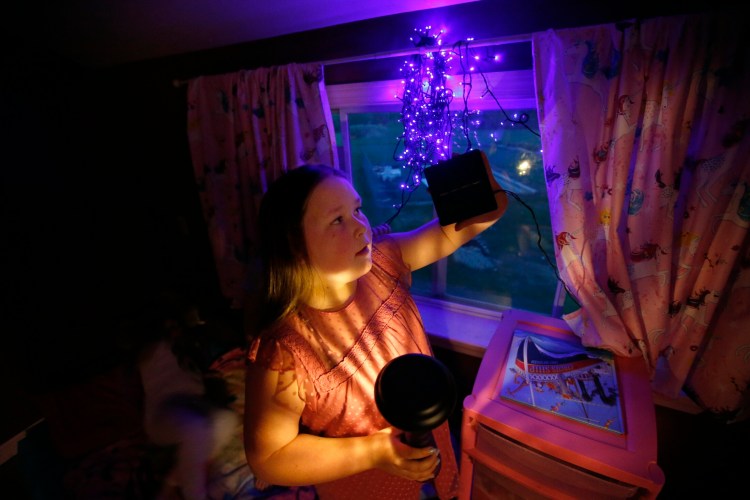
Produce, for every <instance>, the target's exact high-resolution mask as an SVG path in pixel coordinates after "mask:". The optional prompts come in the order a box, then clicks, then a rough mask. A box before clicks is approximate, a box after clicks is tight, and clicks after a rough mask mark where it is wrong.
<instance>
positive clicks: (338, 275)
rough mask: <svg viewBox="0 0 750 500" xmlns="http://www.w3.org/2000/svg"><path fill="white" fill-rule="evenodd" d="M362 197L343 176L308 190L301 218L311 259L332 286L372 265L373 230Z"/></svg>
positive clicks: (356, 276)
mask: <svg viewBox="0 0 750 500" xmlns="http://www.w3.org/2000/svg"><path fill="white" fill-rule="evenodd" d="M361 205H362V200H361V199H360V197H359V195H358V194H357V192H356V191H355V190H354V187H353V186H352V185H351V184H350V183H349V181H347V180H346V179H342V178H340V177H334V176H331V177H328V178H326V179H324V180H323V181H322V182H321V183H320V184H318V185H317V186H316V187H315V188H314V189H313V191H312V193H310V197H309V199H308V200H307V208H306V210H305V215H304V216H303V219H302V228H303V230H304V233H305V244H306V245H307V254H308V256H309V258H310V263H311V264H312V266H313V267H314V268H315V270H316V271H317V272H318V274H319V275H320V276H321V278H323V280H324V281H325V282H326V283H327V284H329V285H332V286H336V285H343V284H347V283H350V282H352V281H355V280H356V279H358V278H359V277H361V276H363V275H364V274H366V273H367V272H368V271H369V270H370V268H371V267H372V253H371V251H372V230H371V229H370V223H369V221H368V220H367V217H366V216H365V214H364V213H363V212H362V207H361Z"/></svg>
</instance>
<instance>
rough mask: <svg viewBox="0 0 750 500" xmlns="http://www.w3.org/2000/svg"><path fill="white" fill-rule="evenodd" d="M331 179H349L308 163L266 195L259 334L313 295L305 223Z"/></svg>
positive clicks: (262, 214)
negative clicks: (313, 197)
mask: <svg viewBox="0 0 750 500" xmlns="http://www.w3.org/2000/svg"><path fill="white" fill-rule="evenodd" d="M331 176H338V177H341V178H346V176H345V175H344V174H343V172H341V171H340V170H336V169H334V168H332V167H329V166H326V165H304V166H301V167H298V168H295V169H292V170H289V171H287V172H286V173H285V174H284V175H282V176H281V177H279V178H278V179H277V180H276V181H275V182H274V183H273V184H271V186H270V187H269V188H268V190H267V191H266V193H265V195H264V196H263V200H262V201H261V205H260V213H259V227H260V249H261V258H262V262H263V290H264V291H265V296H264V297H263V306H262V307H261V308H260V311H259V315H260V317H259V318H258V319H259V321H258V329H257V331H258V332H261V331H263V330H264V329H266V328H268V327H270V326H272V325H273V324H275V323H277V322H278V321H281V320H282V319H284V318H286V317H287V316H288V315H289V314H291V313H293V312H294V311H295V310H296V309H297V307H298V306H299V304H300V302H301V301H302V300H303V299H304V298H305V297H307V296H309V294H310V292H311V286H312V283H313V268H312V266H311V265H310V258H309V255H308V253H307V246H306V244H305V233H304V228H303V224H302V221H303V218H304V215H305V211H306V209H307V202H308V199H309V198H310V194H311V193H312V191H313V190H314V189H315V187H317V186H318V184H320V183H321V182H322V181H323V180H325V179H327V178H328V177H331Z"/></svg>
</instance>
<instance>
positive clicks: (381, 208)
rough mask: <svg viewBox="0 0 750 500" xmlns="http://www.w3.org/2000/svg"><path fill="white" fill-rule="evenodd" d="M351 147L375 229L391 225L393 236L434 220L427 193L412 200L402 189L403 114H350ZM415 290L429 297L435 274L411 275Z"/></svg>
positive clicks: (357, 179) (357, 183)
mask: <svg viewBox="0 0 750 500" xmlns="http://www.w3.org/2000/svg"><path fill="white" fill-rule="evenodd" d="M347 117H348V122H349V147H350V151H351V165H352V180H353V183H354V187H355V188H356V189H357V192H359V195H360V196H361V197H362V207H363V209H364V212H365V214H366V215H367V217H368V218H369V219H370V224H372V226H377V225H379V224H383V223H385V222H386V221H388V220H389V219H391V218H392V217H394V216H395V215H396V211H397V210H398V207H399V206H401V205H402V204H403V207H404V208H403V210H401V211H400V212H399V213H398V215H397V216H396V217H395V218H394V219H393V220H392V221H390V225H391V230H392V231H393V232H399V231H408V230H410V229H414V228H415V227H418V226H420V225H422V224H424V223H426V222H428V221H430V220H431V219H432V218H433V217H434V214H433V206H432V199H431V198H430V195H429V193H427V191H426V190H425V189H418V190H416V191H414V192H413V193H412V194H411V196H410V197H408V198H403V199H402V196H405V193H404V192H402V190H401V188H400V186H401V183H402V181H403V179H404V175H405V172H406V171H405V169H403V168H402V166H401V165H399V163H398V162H397V161H396V160H394V159H393V158H394V150H395V148H396V145H397V143H398V138H399V136H400V135H401V134H402V132H403V126H402V125H401V122H400V121H399V119H400V117H401V115H400V113H396V112H393V113H384V112H379V113H350V114H348V115H347ZM412 280H413V284H412V290H413V291H414V292H416V293H424V294H429V293H431V290H432V273H431V270H430V268H424V269H420V270H418V271H416V272H415V273H413V274H412Z"/></svg>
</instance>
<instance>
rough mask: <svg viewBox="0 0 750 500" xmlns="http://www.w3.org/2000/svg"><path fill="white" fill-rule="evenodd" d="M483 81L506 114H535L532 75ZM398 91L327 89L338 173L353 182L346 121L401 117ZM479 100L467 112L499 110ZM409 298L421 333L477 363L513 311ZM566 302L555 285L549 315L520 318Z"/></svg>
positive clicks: (397, 83)
mask: <svg viewBox="0 0 750 500" xmlns="http://www.w3.org/2000/svg"><path fill="white" fill-rule="evenodd" d="M484 76H485V78H486V79H487V83H488V87H489V88H490V89H491V90H492V93H493V94H494V95H495V98H496V99H497V100H498V101H499V102H500V103H501V104H502V106H503V107H504V108H507V109H523V108H535V109H536V108H537V105H536V97H535V86H534V80H533V70H532V69H527V70H514V71H503V72H494V73H485V74H484ZM454 78H455V77H454ZM473 79H474V85H475V86H476V81H477V80H479V81H481V84H482V89H484V80H482V79H481V76H480V75H474V76H473ZM401 90H403V83H402V82H401V80H385V81H375V82H360V83H347V84H336V85H328V86H326V93H327V94H328V102H329V106H330V108H331V110H332V111H334V112H337V113H338V114H339V120H340V128H341V142H342V144H340V145H337V147H338V148H340V150H339V154H340V164H341V168H342V169H343V170H344V171H345V172H346V175H347V176H348V177H349V179H350V180H352V179H353V169H352V159H351V145H350V137H349V119H348V116H349V115H350V114H353V113H386V112H400V111H401V103H400V101H399V100H398V99H397V97H396V96H398V95H400V92H401ZM482 93H483V92H482ZM480 94H481V93H480V92H479V91H478V90H477V89H475V90H474V91H473V92H472V95H471V96H470V99H469V100H468V102H467V106H468V107H469V109H472V110H479V111H487V110H498V105H497V103H496V102H495V100H493V99H492V98H491V97H485V98H480ZM453 102H454V103H456V104H454V105H453V106H452V108H453V109H457V108H458V106H461V107H463V96H462V95H460V94H459V93H458V92H456V90H455V88H454V101H453ZM364 103H367V104H364ZM447 269H448V265H447V259H441V260H440V261H438V262H436V263H435V264H433V266H432V288H433V293H435V294H439V295H440V294H442V295H444V294H445V292H446V289H447ZM413 296H414V299H415V301H416V302H417V304H418V306H419V308H420V311H421V312H422V315H423V319H424V322H425V329H426V330H427V333H428V335H430V337H431V339H432V340H433V341H434V342H435V343H436V345H441V346H442V347H447V348H450V349H453V350H456V351H459V352H463V353H465V354H469V355H472V356H479V357H481V355H482V354H483V352H484V349H485V348H486V345H487V344H488V343H489V340H490V338H491V336H492V334H493V333H494V330H495V328H494V327H495V326H496V325H497V322H498V321H500V320H502V318H503V315H504V312H507V311H510V310H512V309H513V308H512V307H508V306H502V305H498V306H496V307H488V305H487V304H486V303H480V302H478V301H471V300H469V299H460V298H458V299H457V298H454V297H449V298H445V297H442V296H441V297H439V298H438V297H432V296H428V295H424V294H422V293H419V292H417V291H414V292H413ZM565 297H566V295H565V289H564V287H563V286H562V283H560V282H558V283H557V289H556V291H555V295H554V299H553V304H552V307H551V311H550V312H549V314H543V313H538V312H532V311H524V312H525V313H528V314H531V315H535V314H536V315H540V316H550V317H556V318H560V317H561V316H562V314H563V306H564V302H565ZM490 325H494V326H490ZM467 326H468V328H467Z"/></svg>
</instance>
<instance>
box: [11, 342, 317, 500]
mask: <svg viewBox="0 0 750 500" xmlns="http://www.w3.org/2000/svg"><path fill="white" fill-rule="evenodd" d="M244 363H245V350H244V349H243V348H234V349H232V350H230V351H228V352H226V353H225V354H223V355H221V356H219V357H218V358H217V359H216V360H215V361H214V362H213V363H212V365H211V369H212V370H214V371H215V372H216V373H217V375H218V376H220V377H221V378H223V379H224V380H225V381H226V383H227V386H228V389H229V391H230V393H231V395H232V396H234V400H233V402H232V403H231V408H232V409H233V410H234V411H236V412H237V413H238V415H239V416H240V419H239V423H238V425H237V428H236V430H235V438H234V439H232V440H231V441H230V443H229V444H228V445H227V446H225V447H224V448H223V449H222V451H221V452H220V454H219V456H218V457H217V459H216V460H215V461H214V462H213V464H212V466H211V468H210V471H209V499H208V500H230V499H236V500H252V499H275V500H284V499H299V500H314V499H315V489H314V488H313V487H279V486H271V487H267V488H262V489H261V488H257V487H256V484H255V476H254V475H253V473H252V471H251V470H250V468H249V466H248V465H247V461H246V459H245V453H244V448H243V443H242V423H241V422H242V416H243V415H244V407H245V374H244ZM137 383H138V381H137V380H136V381H133V380H131V379H129V378H128V377H124V376H123V372H122V371H121V370H119V369H118V370H114V371H113V372H111V373H108V374H104V375H102V376H100V377H97V378H94V379H93V380H92V381H91V382H90V383H86V384H82V385H78V386H76V387H74V388H71V389H67V390H65V391H62V392H60V393H58V394H55V395H54V396H52V395H49V396H47V398H46V399H47V401H46V404H47V411H46V412H45V422H44V424H43V426H44V427H46V430H47V431H48V432H47V433H43V434H45V444H44V445H43V446H40V445H39V436H40V434H42V433H35V434H36V435H35V436H34V441H35V442H34V444H33V445H32V443H31V442H29V443H26V445H25V446H21V445H19V454H20V453H21V450H24V454H25V455H27V456H26V457H25V462H27V463H29V464H31V463H34V462H37V465H34V466H33V468H34V469H35V470H27V471H26V472H27V474H26V475H27V476H28V477H29V483H30V486H33V484H34V483H37V484H39V480H38V478H40V477H43V478H44V481H43V482H44V483H46V484H47V485H48V487H47V489H50V488H51V487H52V486H51V485H50V484H49V482H48V481H49V480H50V479H51V478H49V477H48V474H46V473H45V471H49V470H57V469H58V468H60V469H62V474H61V476H62V479H61V482H62V484H61V485H60V488H61V489H62V491H64V492H65V498H69V499H71V500H102V499H107V498H112V499H128V500H153V499H154V498H157V497H158V494H159V491H161V488H162V481H163V479H164V477H165V475H166V473H167V472H168V470H169V467H170V465H171V461H172V460H173V453H174V449H173V448H170V447H160V446H157V445H154V444H153V443H151V442H149V440H148V438H147V437H146V435H145V433H144V432H143V429H142V427H141V426H140V425H133V422H139V421H140V420H139V417H136V418H134V417H133V414H135V415H138V414H139V413H138V409H139V405H138V403H137V401H136V400H135V398H133V397H132V391H133V390H134V385H133V384H137ZM124 395H128V396H129V397H123V396H124ZM66 399H67V400H68V403H70V401H73V404H72V405H71V404H63V402H64V401H65V400H66ZM89 408H90V409H91V411H88V410H89ZM83 409H86V410H85V411H84V410H83ZM118 415H119V417H117V416H118ZM124 417H127V418H124ZM123 421H124V422H125V423H123ZM113 424H115V425H114V426H113ZM126 424H127V425H126ZM89 433H92V435H93V437H94V439H91V438H88V439H86V436H87V434H89ZM27 439H28V438H27ZM29 441H31V439H29ZM44 446H46V447H47V448H51V450H53V451H54V453H53V455H54V457H55V458H54V459H53V460H56V461H57V463H55V464H49V463H48V464H44V466H40V465H39V464H38V460H34V459H37V458H38V457H39V456H41V455H46V453H44V452H42V448H43V447H44ZM30 455H33V456H31V457H30ZM45 460H50V459H48V458H45ZM35 478H37V480H35ZM52 482H54V481H52ZM53 489H54V488H53ZM164 500H168V499H164ZM175 500H176V499H175Z"/></svg>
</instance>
